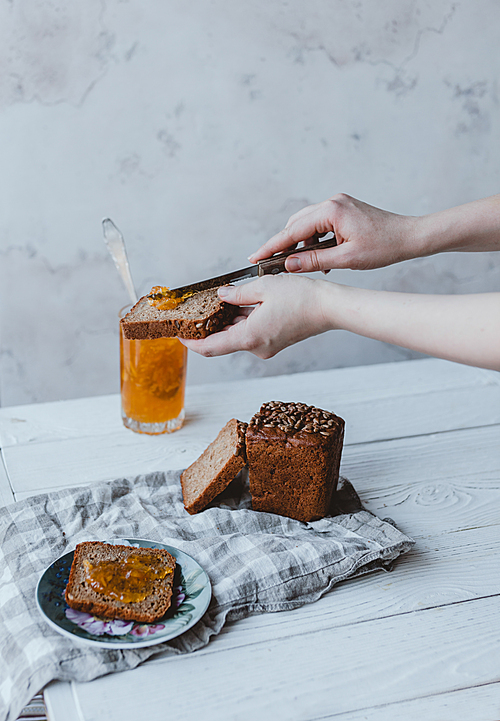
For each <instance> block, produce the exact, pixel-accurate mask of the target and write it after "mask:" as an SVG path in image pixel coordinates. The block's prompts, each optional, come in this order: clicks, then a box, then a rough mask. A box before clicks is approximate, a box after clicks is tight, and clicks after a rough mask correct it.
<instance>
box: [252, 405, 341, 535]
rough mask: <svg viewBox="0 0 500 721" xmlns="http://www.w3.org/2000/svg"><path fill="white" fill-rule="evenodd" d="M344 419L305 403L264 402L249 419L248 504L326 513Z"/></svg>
mask: <svg viewBox="0 0 500 721" xmlns="http://www.w3.org/2000/svg"><path fill="white" fill-rule="evenodd" d="M343 440H344V421H343V419H342V418H340V417H339V416H337V415H335V413H332V412H331V411H326V410H322V409H320V408H316V407H314V406H308V405H306V404H304V403H283V402H281V401H270V402H268V403H264V404H263V405H262V407H261V408H260V410H259V412H258V413H256V414H255V415H254V416H253V418H252V419H251V420H250V423H249V424H248V428H247V432H246V453H247V462H248V471H249V482H250V493H251V495H252V508H253V509H254V510H256V511H266V512H268V513H277V514H279V515H281V516H288V517H289V518H294V519H296V520H299V521H313V520H317V519H319V518H323V517H324V516H326V515H328V512H329V508H330V501H331V497H332V494H333V492H334V491H335V489H336V487H337V482H338V478H339V468H340V459H341V455H342V446H343Z"/></svg>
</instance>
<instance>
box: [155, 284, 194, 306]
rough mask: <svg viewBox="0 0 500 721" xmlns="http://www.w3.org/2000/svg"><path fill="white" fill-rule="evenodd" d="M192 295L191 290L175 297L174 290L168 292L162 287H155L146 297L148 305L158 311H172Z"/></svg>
mask: <svg viewBox="0 0 500 721" xmlns="http://www.w3.org/2000/svg"><path fill="white" fill-rule="evenodd" d="M193 295H194V292H193V291H191V290H189V291H187V292H186V293H183V294H182V295H177V293H176V292H175V291H174V290H170V289H169V288H166V287H165V286H163V285H155V286H153V288H151V292H150V293H149V295H148V303H149V305H152V306H154V307H155V308H158V310H172V309H173V308H177V306H178V305H180V304H181V303H184V301H185V300H186V299H187V298H191V296H193Z"/></svg>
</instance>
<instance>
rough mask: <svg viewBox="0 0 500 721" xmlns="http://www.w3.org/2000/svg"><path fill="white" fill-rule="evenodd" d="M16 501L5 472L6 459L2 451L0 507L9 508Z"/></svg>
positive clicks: (0, 462)
mask: <svg viewBox="0 0 500 721" xmlns="http://www.w3.org/2000/svg"><path fill="white" fill-rule="evenodd" d="M14 500H15V499H14V493H13V491H12V488H11V485H10V481H9V478H8V476H7V472H6V470H5V466H4V459H3V455H2V452H1V449H0V506H7V505H8V504H9V503H12V502H13V501H14Z"/></svg>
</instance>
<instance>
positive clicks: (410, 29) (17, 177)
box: [0, 0, 500, 405]
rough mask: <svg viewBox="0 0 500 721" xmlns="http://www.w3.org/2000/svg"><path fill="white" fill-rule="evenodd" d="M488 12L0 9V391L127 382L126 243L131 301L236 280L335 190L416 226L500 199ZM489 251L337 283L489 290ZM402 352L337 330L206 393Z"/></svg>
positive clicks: (9, 395) (387, 7)
mask: <svg viewBox="0 0 500 721" xmlns="http://www.w3.org/2000/svg"><path fill="white" fill-rule="evenodd" d="M499 33H500V3H499V2H498V0H475V1H474V2H465V1H463V2H456V1H452V0H432V1H431V0H384V2H380V1H379V2H375V1H374V0H356V1H353V2H348V1H346V0H308V1H307V2H303V0H252V2H237V1H236V0H190V2H185V1H184V0H165V1H164V2H161V1H160V0H157V2H147V1H146V2H144V0H143V1H142V2H141V1H140V0H85V2H69V1H68V0H67V1H66V2H65V1H64V0H0V173H1V175H0V178H1V188H0V293H1V310H0V314H1V315H0V348H1V355H0V394H1V395H0V398H1V403H2V404H3V405H13V404H20V403H30V402H35V401H45V400H55V399H62V398H71V397H78V396H83V395H96V394H102V393H113V392H116V391H117V390H118V350H117V349H118V336H117V313H118V310H119V308H120V307H121V306H123V305H124V304H125V303H126V302H127V296H126V293H125V291H124V289H123V287H122V285H121V283H120V281H119V279H118V277H117V274H116V271H115V268H114V265H113V264H112V261H111V259H110V258H109V257H108V255H107V251H106V249H105V246H104V244H103V241H102V235H101V220H102V218H103V217H105V216H110V217H111V218H113V219H114V221H115V222H116V224H117V225H118V226H119V227H120V228H121V230H122V232H123V234H124V235H125V238H126V241H127V244H128V249H129V258H130V264H131V268H132V273H133V276H134V280H135V283H136V285H137V288H138V291H139V292H140V293H144V292H147V291H148V290H149V289H150V287H151V285H153V284H157V283H159V284H166V285H170V286H176V285H180V284H184V283H187V282H190V281H193V280H196V279H199V278H202V277H206V276H208V275H213V274H219V273H222V272H226V271H229V270H231V269H234V268H237V267H241V266H242V265H244V264H245V263H246V257H247V255H248V254H249V253H250V252H251V251H252V250H254V249H255V248H256V247H257V246H259V245H260V244H261V243H262V242H263V241H265V240H266V239H267V238H268V237H269V236H270V235H271V234H273V233H274V232H276V231H277V230H279V229H280V228H281V227H282V226H283V224H284V223H285V221H286V220H287V218H288V217H289V215H290V214H291V213H292V212H294V211H296V210H298V209H299V208H300V207H302V206H304V205H305V204H308V203H312V202H317V201H320V200H323V199H325V198H327V197H329V196H330V195H332V194H334V193H336V192H338V191H344V192H347V193H350V194H352V195H354V196H356V197H359V198H361V199H363V200H365V201H367V202H369V203H372V204H374V205H378V206H380V207H384V208H387V209H389V210H392V211H395V212H399V213H411V214H423V213H428V212H431V211H435V210H439V209H442V208H446V207H450V206H452V205H456V204H459V203H462V202H466V201H468V200H472V199H475V198H479V197H482V196H486V195H491V194H494V193H497V192H499V189H500V143H499V138H500V120H499V80H498V78H499V77H500V51H499V38H500V34H499ZM499 275H500V274H499V263H498V261H497V259H496V258H495V257H494V256H493V254H484V255H480V254H478V255H477V256H476V255H470V254H467V255H466V256H459V255H456V254H449V255H446V256H442V257H437V258H433V259H424V260H417V261H410V262H407V263H404V264H400V265H398V266H395V267H392V268H386V269H383V270H380V271H371V272H366V273H359V272H358V273H356V272H352V271H339V272H335V273H331V274H330V275H329V276H328V278H329V279H331V280H336V281H340V282H343V283H350V284H360V285H363V286H366V287H373V288H385V289H396V290H408V291H413V290H417V291H425V292H427V291H428V292H451V293H453V292H458V291H465V292H467V291H477V290H484V289H493V288H495V287H496V288H498V282H499ZM407 357H412V356H411V354H410V353H407V352H405V351H403V350H401V349H397V348H393V347H391V346H386V345H384V344H381V343H377V342H372V341H368V340H365V339H361V338H357V337H355V336H351V335H349V334H344V333H330V334H327V335H325V336H322V337H319V338H315V339H311V340H309V341H306V342H304V343H301V344H299V345H298V346H296V347H294V348H291V349H287V350H286V351H284V352H283V353H281V354H279V355H278V356H277V357H276V358H274V359H271V360H269V361H260V360H258V359H256V358H254V357H253V356H251V355H249V354H236V355H233V356H228V357H225V358H218V359H205V358H201V357H199V356H194V355H193V354H191V355H190V360H189V382H190V383H199V382H206V381H216V380H219V379H223V378H224V379H227V378H229V379H231V378H241V377H250V376H257V375H273V374H280V373H288V372H295V371H300V370H312V369H319V368H329V367H334V366H342V365H355V364H366V363H374V362H381V361H388V360H393V359H396V360H398V359H404V358H407Z"/></svg>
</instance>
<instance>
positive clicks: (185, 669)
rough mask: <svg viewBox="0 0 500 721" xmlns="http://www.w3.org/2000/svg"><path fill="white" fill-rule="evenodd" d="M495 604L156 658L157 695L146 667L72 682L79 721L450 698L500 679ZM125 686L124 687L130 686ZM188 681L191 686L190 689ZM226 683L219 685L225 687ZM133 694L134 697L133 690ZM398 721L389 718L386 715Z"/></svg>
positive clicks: (273, 713) (337, 710) (294, 713)
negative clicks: (162, 687) (437, 696)
mask: <svg viewBox="0 0 500 721" xmlns="http://www.w3.org/2000/svg"><path fill="white" fill-rule="evenodd" d="M498 600H499V599H498V597H493V598H490V599H486V600H481V601H470V602H467V603H459V604H453V605H450V606H446V607H439V608H433V609H428V610H424V611H420V612H414V613H409V614H402V615H399V616H393V617H389V618H384V619H377V620H374V621H368V622H366V623H364V624H362V625H358V626H354V627H353V626H351V625H347V626H342V627H333V628H329V627H323V628H321V629H319V630H318V631H316V632H310V633H304V631H303V629H300V630H297V632H295V633H291V634H290V635H289V636H287V637H284V638H280V639H275V638H272V637H271V638H268V639H267V640H266V641H264V642H261V643H251V644H248V645H246V646H241V647H240V648H238V651H237V653H235V652H234V650H222V649H220V650H219V649H218V648H217V645H216V643H217V639H216V640H215V642H214V644H213V648H212V649H210V651H208V650H205V651H200V652H197V653H194V654H190V655H188V656H182V657H177V658H173V659H164V660H163V661H162V662H161V667H160V664H158V666H157V669H160V670H161V671H162V677H163V684H167V685H168V688H170V689H172V688H176V689H182V688H184V689H186V688H189V694H188V695H186V694H184V693H177V694H176V693H174V694H171V693H169V694H167V693H166V692H165V691H164V692H163V693H162V692H161V691H160V687H159V686H158V682H159V675H158V674H152V673H151V665H148V664H146V665H144V666H142V667H140V668H138V669H135V670H134V671H133V672H126V673H124V674H122V675H121V677H119V676H110V677H108V678H106V679H98V680H96V681H93V682H91V683H90V684H88V685H86V686H85V688H83V687H82V685H81V684H75V685H74V687H75V691H76V693H77V695H78V699H79V702H80V705H81V709H82V714H83V718H84V719H86V720H87V719H89V720H90V719H98V718H102V719H107V721H119V719H123V718H125V717H126V718H137V717H138V714H140V713H141V708H142V710H144V699H145V698H146V699H148V704H147V708H148V719H149V721H163V719H164V718H165V702H166V696H167V695H168V704H169V709H168V712H169V715H172V717H174V718H183V719H185V721H188V720H189V721H191V720H193V721H194V720H195V719H198V718H204V719H206V720H207V721H208V720H210V721H212V719H213V720H214V721H215V719H218V720H220V721H224V720H225V719H242V721H243V720H244V719H254V718H255V719H257V718H262V719H275V720H276V721H305V720H306V719H307V720H308V721H312V720H313V719H322V718H330V717H334V716H335V714H341V713H345V712H352V711H357V710H362V709H369V708H371V707H373V706H378V705H381V704H395V703H401V702H403V701H404V702H406V701H410V700H413V699H418V698H422V697H428V696H430V695H432V694H436V693H440V694H441V693H449V692H452V691H458V690H461V689H464V688H469V687H470V686H471V685H479V684H492V683H496V682H498V681H499V680H500V671H499V669H500V629H499V628H498V624H497V623H496V619H497V618H498ZM132 679H133V683H132ZM189 679H196V683H191V682H189ZM229 679H231V680H232V681H231V682H230V683H228V680H229ZM138 688H140V689H141V693H140V694H137V689H138ZM392 718H398V716H392Z"/></svg>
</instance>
